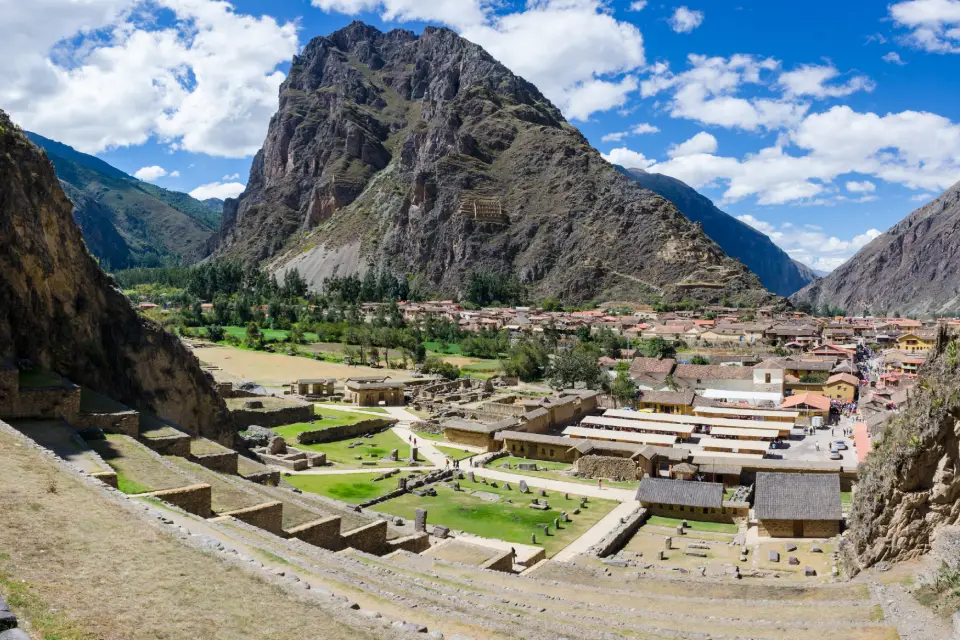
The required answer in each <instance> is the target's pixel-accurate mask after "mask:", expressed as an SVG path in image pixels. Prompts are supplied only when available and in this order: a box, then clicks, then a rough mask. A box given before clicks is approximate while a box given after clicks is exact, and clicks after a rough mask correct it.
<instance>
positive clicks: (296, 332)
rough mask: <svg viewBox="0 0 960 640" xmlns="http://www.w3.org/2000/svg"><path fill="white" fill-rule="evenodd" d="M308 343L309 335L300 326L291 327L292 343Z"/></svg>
mask: <svg viewBox="0 0 960 640" xmlns="http://www.w3.org/2000/svg"><path fill="white" fill-rule="evenodd" d="M306 341H307V334H306V332H305V331H304V330H303V327H301V326H300V325H299V324H295V325H293V326H291V327H290V342H292V343H294V344H303V343H304V342H306Z"/></svg>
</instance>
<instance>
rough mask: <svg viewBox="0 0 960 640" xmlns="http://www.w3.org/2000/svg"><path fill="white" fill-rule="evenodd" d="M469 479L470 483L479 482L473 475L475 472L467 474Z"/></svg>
mask: <svg viewBox="0 0 960 640" xmlns="http://www.w3.org/2000/svg"><path fill="white" fill-rule="evenodd" d="M467 479H468V480H470V482H476V481H477V477H476V476H475V475H474V474H473V471H468V472H467Z"/></svg>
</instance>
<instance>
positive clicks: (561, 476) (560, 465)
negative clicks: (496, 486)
mask: <svg viewBox="0 0 960 640" xmlns="http://www.w3.org/2000/svg"><path fill="white" fill-rule="evenodd" d="M521 462H535V463H536V465H537V470H536V471H522V470H520V469H517V465H518V464H519V463H521ZM504 463H510V473H515V474H517V475H521V476H532V477H534V478H546V479H548V480H561V481H563V482H573V483H576V484H590V485H594V486H596V485H597V481H596V480H595V479H591V478H578V477H576V476H572V475H568V474H566V473H562V472H563V471H568V470H570V469H571V468H572V467H573V465H572V464H570V463H569V462H556V461H554V460H533V459H528V458H515V457H513V456H510V457H507V458H498V459H497V460H494V461H493V462H491V463H489V464H488V465H487V467H489V468H491V469H499V468H500V465H502V464H504ZM504 471H506V469H504ZM638 482H639V480H638V481H636V482H617V481H614V480H604V481H603V484H604V486H606V487H613V488H617V489H633V488H635V487H636V486H637V484H638Z"/></svg>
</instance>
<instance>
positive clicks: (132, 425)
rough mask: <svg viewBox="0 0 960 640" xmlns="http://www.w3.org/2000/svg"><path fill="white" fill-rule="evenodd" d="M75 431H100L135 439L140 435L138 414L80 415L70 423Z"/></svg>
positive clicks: (125, 412) (129, 412) (127, 412)
mask: <svg viewBox="0 0 960 640" xmlns="http://www.w3.org/2000/svg"><path fill="white" fill-rule="evenodd" d="M72 425H73V426H74V428H76V429H78V430H79V429H101V430H103V431H106V432H107V433H119V434H121V435H124V436H130V437H131V438H136V437H137V436H139V435H140V413H139V412H137V411H134V410H132V409H131V410H129V411H118V412H116V413H81V414H80V415H79V416H77V419H76V421H75V422H73V423H72Z"/></svg>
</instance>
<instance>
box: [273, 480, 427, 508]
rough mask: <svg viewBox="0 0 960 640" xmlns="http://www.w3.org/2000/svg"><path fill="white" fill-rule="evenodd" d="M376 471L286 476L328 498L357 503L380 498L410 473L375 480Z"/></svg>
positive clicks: (296, 483) (308, 489) (304, 487)
mask: <svg viewBox="0 0 960 640" xmlns="http://www.w3.org/2000/svg"><path fill="white" fill-rule="evenodd" d="M377 475H378V474H376V473H351V474H339V475H337V474H332V475H306V474H299V475H293V476H290V477H288V478H285V480H286V481H287V482H289V483H290V484H292V485H293V486H295V487H297V488H298V489H301V490H303V491H307V492H310V493H316V494H319V495H321V496H327V497H328V498H335V499H337V500H343V501H344V502H349V503H352V504H356V503H358V502H365V501H367V500H372V499H373V498H379V497H380V496H382V495H386V494H388V493H390V492H391V491H393V490H394V489H396V488H397V478H400V477H409V476H410V474H402V473H401V474H397V475H395V476H393V477H390V478H387V479H385V480H380V481H377V482H374V480H373V479H374V478H376V477H377Z"/></svg>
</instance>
